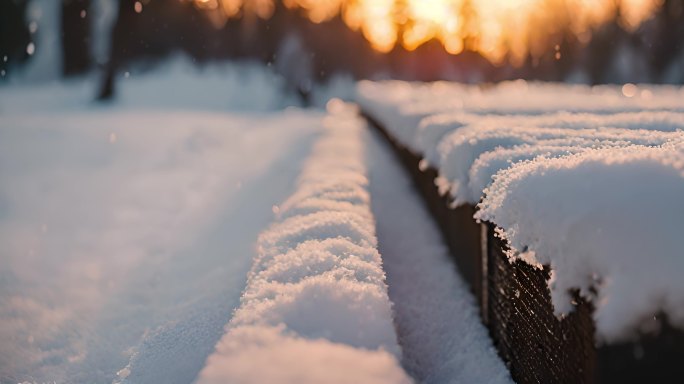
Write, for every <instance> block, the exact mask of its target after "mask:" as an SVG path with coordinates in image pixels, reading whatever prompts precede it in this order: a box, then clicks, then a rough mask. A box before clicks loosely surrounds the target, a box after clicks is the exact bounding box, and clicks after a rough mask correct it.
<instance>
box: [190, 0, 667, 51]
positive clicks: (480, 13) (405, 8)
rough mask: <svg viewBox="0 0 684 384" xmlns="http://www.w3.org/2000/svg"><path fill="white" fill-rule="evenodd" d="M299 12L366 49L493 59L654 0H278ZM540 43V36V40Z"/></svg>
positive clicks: (264, 11) (252, 1)
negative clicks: (356, 38) (357, 36)
mask: <svg viewBox="0 0 684 384" xmlns="http://www.w3.org/2000/svg"><path fill="white" fill-rule="evenodd" d="M274 1H277V0H194V2H195V4H196V5H197V6H198V7H200V8H203V9H215V10H223V13H224V15H225V16H227V17H238V16H240V15H244V14H248V13H251V14H256V15H257V16H259V17H261V18H268V17H270V16H271V15H272V14H273V11H274V9H275V5H274V3H273V2H274ZM282 2H283V4H284V5H285V6H286V7H288V8H290V9H301V10H303V12H305V14H306V15H307V16H308V17H309V19H311V21H313V22H315V23H321V22H324V21H326V20H330V19H331V18H333V17H335V16H338V15H341V16H342V19H343V20H344V22H345V23H346V24H347V25H348V26H349V27H350V28H352V29H354V30H360V31H361V32H362V33H363V35H364V36H365V37H366V39H368V41H369V42H370V43H371V45H372V46H373V48H374V49H376V50H378V51H380V52H389V51H391V50H392V49H394V48H395V47H396V46H397V45H401V46H403V47H404V48H405V49H407V50H415V49H417V48H418V47H419V46H421V45H422V44H424V43H426V42H428V41H430V40H438V41H440V42H441V43H442V45H444V48H445V49H446V50H447V51H448V52H449V53H452V54H458V53H460V52H461V51H463V50H464V49H469V50H472V51H476V52H479V53H481V54H482V55H484V56H485V57H487V58H488V59H490V60H491V61H493V62H501V61H503V60H505V59H508V60H510V61H511V62H513V63H516V62H521V61H522V60H524V58H525V56H526V55H528V54H531V55H532V56H533V57H538V56H539V55H541V54H542V53H543V52H541V51H542V50H545V49H546V47H547V46H548V44H544V43H547V42H548V41H544V38H542V36H549V38H554V36H555V37H556V38H557V37H558V36H559V35H562V34H563V33H565V32H566V31H569V32H571V33H572V34H574V35H575V36H576V37H577V39H578V40H579V41H584V40H586V39H587V34H588V33H590V32H589V30H590V28H591V27H592V26H595V25H597V24H599V23H602V22H605V21H606V20H609V19H610V18H612V17H614V16H615V15H616V14H618V11H617V9H618V8H617V6H618V5H619V15H620V18H619V22H620V23H621V24H622V25H623V26H624V27H626V28H636V27H637V26H638V25H639V24H640V23H641V22H642V21H643V20H645V19H646V18H648V17H649V16H650V15H651V14H652V13H653V12H654V11H655V10H656V9H657V8H658V7H659V6H660V5H661V4H662V0H282ZM547 40H548V38H547Z"/></svg>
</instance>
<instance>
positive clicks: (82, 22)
mask: <svg viewBox="0 0 684 384" xmlns="http://www.w3.org/2000/svg"><path fill="white" fill-rule="evenodd" d="M31 1H36V0H0V58H2V60H0V70H2V71H3V72H2V74H3V77H4V76H5V73H6V70H7V69H8V67H9V66H12V65H15V66H21V65H22V63H25V62H27V61H30V60H31V53H30V52H29V51H30V50H27V46H28V45H29V44H31V42H32V39H33V34H34V33H35V31H33V30H32V28H33V29H35V28H34V27H32V26H31V25H30V23H27V22H26V20H27V15H26V13H27V5H28V4H29V3H30V2H31ZM51 1H60V0H51ZM98 2H100V3H102V2H109V3H111V4H110V6H111V7H113V8H114V9H115V11H116V12H115V13H116V15H115V18H114V22H113V24H112V25H111V26H109V27H108V28H109V29H110V33H109V34H108V35H107V39H106V40H107V48H106V51H107V54H106V55H100V57H97V55H96V54H95V53H94V52H93V44H92V39H93V38H94V37H96V36H93V33H100V32H93V31H97V30H98V29H97V28H95V26H93V25H92V24H93V23H94V22H95V21H94V20H96V18H95V17H92V15H93V13H96V10H95V8H97V7H95V5H96V4H95V3H98ZM466 4H467V2H466ZM60 9H61V15H60V16H59V21H60V26H59V30H60V31H61V33H60V36H59V37H60V41H61V53H62V54H61V73H62V75H63V76H65V77H69V76H75V75H80V74H84V73H88V72H91V71H93V70H95V69H99V70H101V71H102V73H103V77H102V83H101V85H100V89H99V97H100V98H102V99H107V98H110V97H111V96H113V95H114V91H115V79H116V74H117V73H121V72H122V71H124V70H125V69H126V68H127V67H128V66H129V65H131V64H133V63H149V62H154V61H155V60H159V59H161V58H164V57H166V56H168V55H169V54H172V53H173V52H177V51H181V52H184V53H186V54H187V55H188V56H190V57H191V58H192V59H193V61H195V62H197V63H198V64H200V65H201V64H202V63H206V62H209V61H217V60H240V59H251V60H256V61H260V62H262V63H263V64H265V65H269V66H272V67H273V68H274V70H275V71H278V72H280V73H281V74H282V75H283V76H284V77H285V78H286V79H287V80H288V82H289V84H290V85H291V87H293V88H294V89H296V90H297V91H298V92H300V94H302V96H303V97H304V98H306V95H307V93H308V89H309V88H310V87H311V85H312V83H315V82H324V81H326V80H328V79H329V78H330V77H331V76H333V75H335V74H348V75H351V76H353V77H355V78H368V77H378V76H379V77H392V78H400V79H408V80H422V81H431V80H439V79H446V80H456V81H464V82H481V81H500V80H505V79H512V78H525V79H538V80H547V81H571V82H586V83H591V84H597V83H606V82H609V83H622V82H654V83H680V84H681V83H684V0H663V3H662V6H661V7H660V8H659V10H658V11H657V12H656V13H655V14H654V16H653V17H652V18H650V19H649V20H647V21H645V22H644V23H642V24H641V25H640V26H639V27H638V28H637V29H635V30H629V29H627V28H625V27H623V25H622V24H621V21H620V7H619V2H618V6H617V7H616V10H615V15H614V16H613V17H612V19H611V20H609V21H608V22H607V23H604V24H602V25H599V26H597V27H595V28H593V29H592V30H590V31H588V32H587V34H584V35H582V36H578V35H577V34H576V33H573V32H572V30H571V28H570V18H571V17H572V15H571V14H563V13H562V12H560V13H558V21H557V22H556V23H555V25H554V29H553V30H552V31H544V30H540V31H539V35H540V36H543V38H541V39H540V41H538V42H529V44H530V45H532V44H533V43H534V44H536V45H537V49H536V52H537V54H536V55H533V54H532V53H530V54H529V55H528V57H527V58H525V59H524V60H523V61H522V62H521V63H516V65H513V64H512V62H513V61H514V60H512V59H511V60H507V61H506V60H505V61H504V63H503V64H498V65H495V64H493V63H491V62H489V61H488V60H487V59H486V58H485V57H483V56H482V55H480V54H479V53H477V52H476V51H474V50H473V49H470V47H469V44H468V40H467V39H466V40H465V41H464V45H465V49H464V51H463V52H462V53H460V54H458V55H451V54H448V53H447V52H446V51H445V50H444V48H443V47H442V45H441V43H439V42H437V41H430V42H428V43H426V44H423V45H421V46H420V47H418V48H417V49H416V50H414V51H407V50H406V49H404V48H402V47H401V45H397V47H395V48H394V49H393V50H392V51H391V52H389V53H386V54H383V53H378V52H376V51H374V50H373V49H372V47H371V46H370V44H369V43H368V41H367V40H366V39H365V38H364V37H363V35H362V34H361V32H358V31H353V30H351V29H349V28H348V27H347V26H346V25H345V23H344V22H343V20H342V19H341V17H340V16H337V17H335V18H333V19H331V20H329V21H325V22H322V23H313V22H311V21H310V20H309V18H307V17H306V15H304V14H303V12H302V11H301V10H296V9H290V8H287V7H285V6H284V5H283V4H282V3H281V2H276V3H275V8H274V9H273V14H272V16H271V17H270V18H268V19H262V18H259V17H256V16H254V15H251V16H250V15H248V14H246V15H245V16H244V17H241V18H227V19H225V20H221V21H220V22H219V23H217V22H216V20H212V17H213V16H212V14H211V12H207V11H205V10H202V9H199V8H198V7H195V6H194V5H193V4H192V3H191V2H190V1H187V0H164V1H158V0H61V7H60ZM465 11H467V9H466V10H465ZM464 25H465V26H466V27H467V23H465V24H464ZM100 29H101V28H100ZM39 32H40V31H39ZM100 40H101V39H100Z"/></svg>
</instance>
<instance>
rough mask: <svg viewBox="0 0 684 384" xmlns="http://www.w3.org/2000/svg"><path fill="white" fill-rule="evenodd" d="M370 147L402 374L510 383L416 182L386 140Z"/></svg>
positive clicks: (451, 380)
mask: <svg viewBox="0 0 684 384" xmlns="http://www.w3.org/2000/svg"><path fill="white" fill-rule="evenodd" d="M368 140H369V145H368V149H367V152H368V154H367V158H368V163H369V178H370V192H371V199H372V204H371V206H372V208H373V213H374V214H375V218H376V222H377V224H376V225H377V232H378V242H379V249H380V253H381V254H382V258H383V265H384V269H385V271H386V273H387V283H388V286H389V295H390V299H391V300H392V302H394V312H395V314H396V316H395V323H396V327H397V333H398V337H399V344H400V345H401V348H402V351H403V365H404V367H405V368H406V370H407V371H408V372H409V373H411V375H412V376H413V377H415V378H416V380H417V381H418V382H421V383H426V384H430V383H435V384H439V383H463V384H466V383H483V384H484V383H490V384H493V383H511V382H512V381H511V379H510V377H509V373H508V371H507V369H506V367H505V365H504V364H503V362H502V361H501V360H500V359H499V357H498V356H497V353H496V350H495V349H494V346H493V345H492V343H491V340H490V339H489V336H488V334H487V329H486V328H485V327H484V325H483V324H482V321H481V319H480V315H479V313H478V311H479V310H478V307H477V305H476V303H475V299H474V297H473V296H472V294H471V293H470V290H469V289H468V287H467V285H466V284H465V282H463V280H462V279H461V277H460V275H459V274H458V271H457V270H456V268H455V266H454V263H453V261H452V260H450V259H449V251H448V249H447V248H446V245H445V244H444V242H443V240H442V238H441V236H440V233H439V229H438V228H437V226H436V224H435V223H434V221H433V219H432V218H431V217H430V214H429V213H428V212H427V210H426V209H425V207H424V206H423V204H421V202H420V198H419V196H418V195H417V194H416V192H415V190H414V188H413V185H412V184H411V180H410V179H409V177H408V176H407V175H406V174H405V173H404V172H403V171H402V169H401V168H400V166H399V165H398V164H397V162H396V159H394V158H393V157H392V154H391V153H390V152H389V149H388V148H387V147H385V146H383V144H382V143H381V142H380V140H382V139H380V138H379V137H375V136H374V137H370V136H369V137H368ZM397 207H401V209H397Z"/></svg>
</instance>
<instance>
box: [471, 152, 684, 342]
mask: <svg viewBox="0 0 684 384" xmlns="http://www.w3.org/2000/svg"><path fill="white" fill-rule="evenodd" d="M683 142H684V141H679V142H678V143H670V144H667V145H663V146H662V147H652V148H649V147H644V146H628V147H623V148H610V149H605V148H604V149H595V150H588V151H585V152H582V153H577V154H573V155H570V156H566V157H560V158H537V159H535V160H532V161H527V162H521V163H517V164H515V165H513V166H512V167H511V168H510V169H508V170H507V171H505V172H501V173H499V174H498V175H497V178H496V179H495V181H494V183H493V184H492V185H491V186H490V187H489V188H488V189H487V190H486V194H487V198H486V199H484V201H483V202H482V203H481V204H480V205H479V208H480V210H479V212H478V213H477V214H476V217H477V218H478V219H481V220H487V221H491V222H494V223H496V224H497V226H498V227H500V228H501V229H502V231H503V232H502V235H503V236H505V238H506V239H507V240H508V241H509V242H510V244H511V246H512V248H513V249H516V250H527V251H526V252H521V253H512V256H513V257H517V258H522V259H524V260H526V261H528V262H530V263H536V264H546V265H550V266H551V268H552V271H553V272H552V279H551V281H550V284H549V285H550V288H551V294H552V299H553V303H554V306H555V309H556V312H557V313H559V314H561V313H566V312H568V311H570V310H572V303H571V301H570V297H569V295H568V291H570V290H571V289H575V288H579V289H580V294H581V295H582V296H584V297H587V298H589V299H590V300H592V301H593V303H594V305H595V306H596V311H595V314H594V317H595V320H596V327H597V334H598V335H599V337H601V338H602V339H603V340H605V341H614V340H617V339H620V338H624V337H628V336H630V334H631V332H630V331H634V330H636V329H637V328H638V327H639V326H640V325H641V324H644V322H646V323H648V321H646V320H648V319H650V318H652V317H653V316H654V315H656V314H658V313H659V312H663V313H665V314H666V315H667V316H668V318H669V320H670V321H671V322H672V323H673V324H675V325H679V326H684V280H682V279H681V272H682V271H684V254H682V247H681V241H680V237H681V236H680V234H681V230H682V228H684V204H682V196H684V145H683V144H682V143H683Z"/></svg>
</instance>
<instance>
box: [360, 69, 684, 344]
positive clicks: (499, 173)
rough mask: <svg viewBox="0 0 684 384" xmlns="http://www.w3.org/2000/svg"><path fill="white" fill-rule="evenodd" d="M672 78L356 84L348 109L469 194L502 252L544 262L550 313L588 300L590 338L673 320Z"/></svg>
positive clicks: (676, 92) (675, 167) (680, 303)
mask: <svg viewBox="0 0 684 384" xmlns="http://www.w3.org/2000/svg"><path fill="white" fill-rule="evenodd" d="M683 95H684V88H678V87H671V86H644V85H639V86H635V85H631V84H629V85H625V86H624V87H619V86H600V87H587V86H569V85H560V84H538V83H527V82H524V81H518V82H510V83H502V84H500V85H497V86H494V87H491V88H480V87H472V86H466V85H458V84H448V83H435V84H428V85H425V84H410V83H402V82H384V83H371V82H363V83H361V84H360V85H359V86H358V88H357V98H358V100H359V101H360V103H361V105H362V108H363V109H364V110H365V111H366V112H367V113H369V114H370V115H371V116H372V117H374V118H376V119H378V120H379V121H380V122H381V123H382V124H383V125H384V126H385V127H386V128H387V129H388V130H389V131H390V133H392V134H393V135H394V136H395V138H397V139H398V140H399V142H400V143H402V144H403V145H404V146H406V147H407V148H409V149H410V150H412V151H413V152H414V153H416V154H420V155H422V156H423V157H424V160H423V161H422V162H421V167H425V166H428V165H432V166H434V167H436V168H437V170H438V172H439V177H438V179H437V180H436V183H437V185H438V186H439V187H440V190H441V191H442V192H443V193H450V194H451V197H452V198H453V202H454V205H460V204H466V203H468V204H477V203H478V202H480V201H481V202H480V204H479V211H478V213H477V214H476V218H477V219H480V220H487V221H491V222H493V223H495V224H496V225H497V226H498V227H499V230H500V233H499V234H500V235H501V236H502V237H504V238H505V239H506V240H508V241H509V243H510V246H511V248H512V251H511V254H510V256H511V258H512V259H513V258H521V259H523V260H525V261H527V262H529V263H531V264H533V265H537V266H538V265H541V264H544V265H550V266H551V269H552V279H551V281H550V282H549V287H550V289H551V293H552V299H553V303H554V307H555V310H556V312H557V314H558V315H561V316H562V315H564V314H566V313H568V312H569V311H571V310H572V300H571V299H570V297H571V295H570V292H571V291H572V290H574V289H578V290H579V291H580V294H581V295H583V296H584V297H586V298H588V299H589V300H591V301H592V302H593V303H594V305H595V306H596V311H595V312H594V316H595V320H596V325H597V334H598V338H599V340H600V341H607V342H614V341H617V340H623V339H627V338H630V337H633V336H634V335H635V334H636V331H653V329H652V328H653V327H654V323H657V322H656V321H654V320H653V318H654V316H658V315H659V314H665V315H666V316H667V317H668V318H669V320H670V322H671V323H672V324H673V325H675V326H678V327H684V316H683V315H682V314H683V311H682V310H681V308H684V285H683V284H681V283H680V281H681V279H680V278H679V275H681V272H682V271H684V264H683V263H682V261H683V260H684V255H683V254H682V251H681V246H678V237H679V235H678V233H680V232H681V231H682V228H684V211H682V208H684V205H683V204H682V202H681V196H684V193H683V192H684V190H683V189H682V182H683V180H682V164H684V152H683V151H682V143H683V142H684V131H683V129H684V97H682V96H683Z"/></svg>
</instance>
